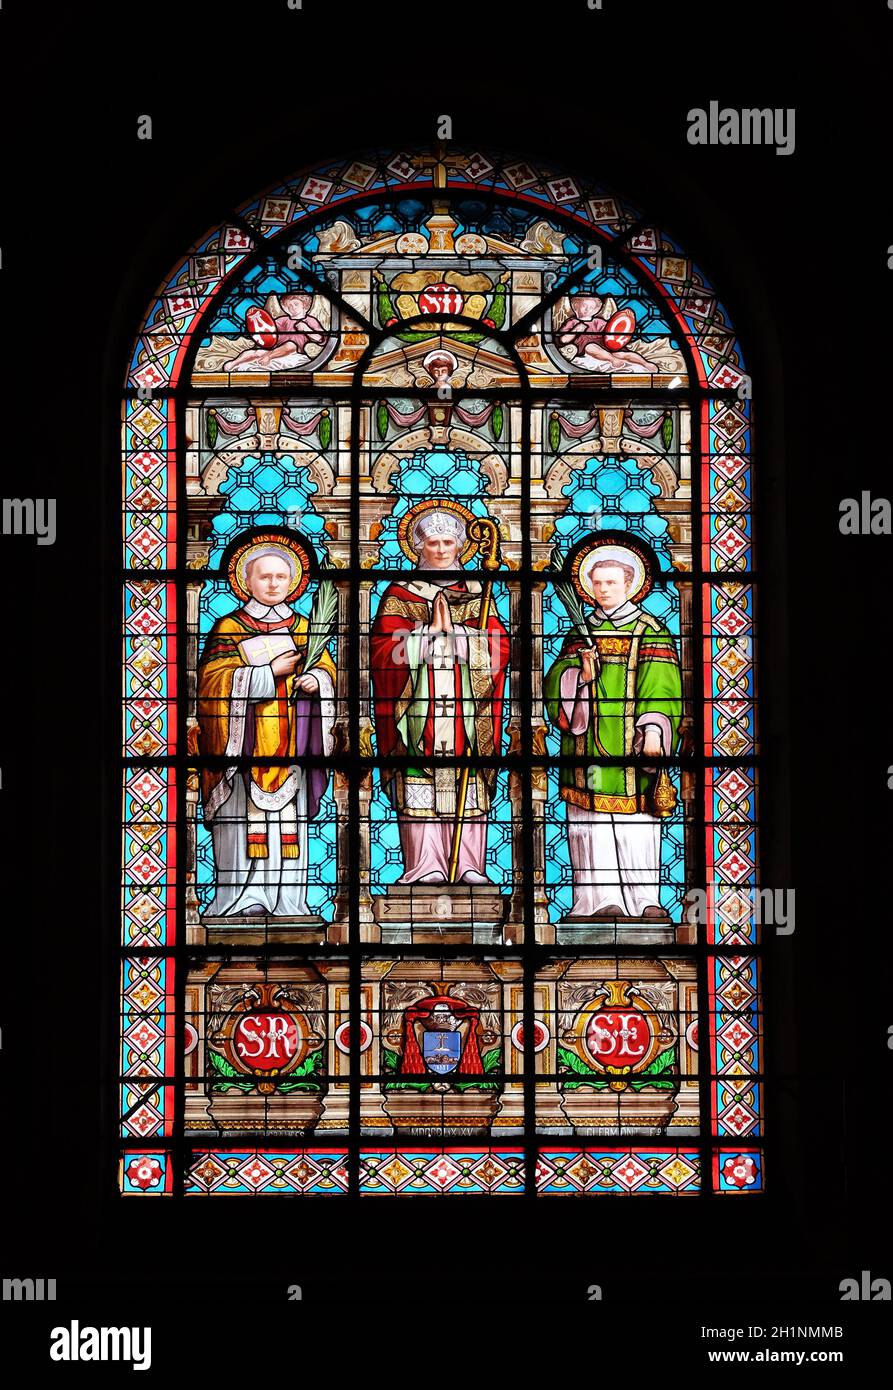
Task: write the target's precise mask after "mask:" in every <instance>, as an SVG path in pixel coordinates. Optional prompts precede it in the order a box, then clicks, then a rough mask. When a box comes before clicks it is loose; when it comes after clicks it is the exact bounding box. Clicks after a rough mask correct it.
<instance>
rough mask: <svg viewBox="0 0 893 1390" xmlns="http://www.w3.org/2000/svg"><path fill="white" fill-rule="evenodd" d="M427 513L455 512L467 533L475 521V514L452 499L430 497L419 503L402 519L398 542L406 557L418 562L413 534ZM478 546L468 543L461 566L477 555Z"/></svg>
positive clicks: (460, 558) (472, 542) (461, 559)
mask: <svg viewBox="0 0 893 1390" xmlns="http://www.w3.org/2000/svg"><path fill="white" fill-rule="evenodd" d="M426 512H453V513H454V514H455V515H456V516H458V517H461V518H462V520H463V521H464V522H465V529H466V533H467V531H468V527H469V525H470V523H471V522H472V521H474V520H475V515H474V512H471V511H469V510H468V508H467V507H465V506H463V505H462V503H461V502H454V501H453V499H452V497H428V498H426V500H425V501H424V502H417V503H416V504H415V506H414V507H410V509H409V511H408V512H406V514H405V515H404V516H402V517H401V518H400V524H399V526H398V527H397V540H398V542H399V543H400V549H401V550H402V551H403V554H404V555H408V556H409V558H410V560H412V561H417V560H418V558H419V553H418V551H417V550H416V548H415V546H414V545H413V541H412V532H413V528H414V526H415V524H416V522H417V521H418V519H419V517H420V516H424V515H425V513H426ZM475 550H476V546H475V544H474V541H467V543H466V545H465V547H464V549H463V551H462V554H461V555H460V556H459V564H460V565H463V564H464V563H465V561H466V560H468V559H470V558H471V556H472V555H473V554H474V553H475Z"/></svg>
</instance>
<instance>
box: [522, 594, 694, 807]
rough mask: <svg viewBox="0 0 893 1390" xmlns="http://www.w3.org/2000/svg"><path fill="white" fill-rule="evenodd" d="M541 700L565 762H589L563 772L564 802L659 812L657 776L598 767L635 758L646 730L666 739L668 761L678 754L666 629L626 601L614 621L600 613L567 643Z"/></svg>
mask: <svg viewBox="0 0 893 1390" xmlns="http://www.w3.org/2000/svg"><path fill="white" fill-rule="evenodd" d="M599 614H600V615H601V616H600V617H599V616H598V615H599ZM593 639H594V642H593ZM593 645H594V646H595V648H596V650H597V652H598V661H597V663H595V666H596V671H597V675H596V678H595V680H594V681H592V682H591V683H590V684H584V683H583V682H582V681H580V679H579V675H576V674H575V673H578V672H580V671H581V670H582V667H583V660H582V655H581V654H582V652H583V651H584V650H585V649H587V648H591V647H592V646H593ZM543 694H544V696H545V701H546V710H547V712H548V715H549V718H550V719H551V721H552V723H553V724H554V725H555V727H556V728H557V729H558V730H559V731H560V733H561V754H562V757H574V756H576V757H579V758H583V757H585V758H587V759H591V760H592V761H591V762H590V764H589V765H588V766H585V767H584V766H573V765H567V764H565V765H564V766H562V768H561V773H560V778H559V783H560V788H561V796H562V797H563V799H564V800H565V801H568V802H570V803H572V804H573V805H574V806H579V807H581V808H582V809H583V810H586V811H610V812H615V813H618V814H621V815H632V814H634V813H636V812H642V811H645V812H654V811H655V807H654V805H653V796H652V794H653V790H654V784H655V781H656V777H657V774H656V773H655V772H647V771H645V770H644V769H643V768H641V767H634V766H629V767H620V766H604V765H602V764H601V763H600V761H599V760H600V759H604V758H629V757H635V756H636V754H638V753H639V752H640V751H641V747H642V742H643V737H644V728H645V725H646V724H649V723H651V724H653V725H654V726H656V727H657V728H659V729H660V731H661V742H662V745H663V753H664V755H665V756H669V755H671V754H672V753H673V752H674V751H675V748H676V739H677V735H678V732H679V722H680V720H681V718H682V681H681V676H680V671H679V659H678V656H677V654H676V647H675V643H674V641H673V638H672V635H671V633H670V632H669V631H668V629H667V628H666V627H664V626H663V624H662V623H660V622H659V621H658V620H657V618H654V617H652V615H651V614H650V613H645V612H643V611H642V609H640V608H637V607H636V605H635V604H633V603H630V602H629V601H627V602H626V603H623V604H621V605H620V607H619V608H615V609H614V610H613V613H612V614H611V616H607V615H605V614H604V613H602V610H601V609H597V610H596V611H595V614H594V615H593V618H592V619H591V621H590V623H589V631H588V632H584V629H583V628H582V627H580V626H575V627H573V628H572V629H571V631H570V632H569V633H568V635H567V636H566V637H565V639H564V642H563V644H562V648H561V654H560V655H559V657H558V660H557V661H556V662H555V663H554V664H553V665H552V667H551V668H550V670H549V672H548V675H547V676H546V679H545V683H544V687H543ZM648 716H651V718H650V719H649V717H648ZM584 721H585V722H584Z"/></svg>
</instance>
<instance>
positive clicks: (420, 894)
mask: <svg viewBox="0 0 893 1390" xmlns="http://www.w3.org/2000/svg"><path fill="white" fill-rule="evenodd" d="M508 905H509V899H508V898H505V897H503V896H502V894H501V892H500V890H499V888H498V887H497V885H496V884H466V883H457V884H453V883H430V884H429V883H392V884H391V885H390V886H389V887H388V889H387V891H386V892H385V893H382V894H380V895H379V896H378V897H376V898H373V900H372V915H373V917H374V919H375V921H376V922H377V923H378V924H379V926H380V928H381V939H382V941H385V942H389V943H392V944H397V945H399V944H403V943H409V942H424V943H427V944H431V943H434V942H442V941H452V942H456V943H459V944H474V945H477V944H480V945H487V946H490V945H499V944H500V943H501V942H502V924H503V921H504V920H505V916H506V911H507V909H508Z"/></svg>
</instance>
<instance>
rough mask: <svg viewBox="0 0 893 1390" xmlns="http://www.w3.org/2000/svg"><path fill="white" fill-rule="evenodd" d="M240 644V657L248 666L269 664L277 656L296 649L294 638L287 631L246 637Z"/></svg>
mask: <svg viewBox="0 0 893 1390" xmlns="http://www.w3.org/2000/svg"><path fill="white" fill-rule="evenodd" d="M241 646H242V657H243V659H244V660H245V661H247V662H248V665H249V666H269V664H270V662H271V661H275V660H276V658H277V656H284V655H285V653H286V652H293V651H296V650H297V647H296V646H295V641H294V638H293V637H292V636H291V634H290V633H288V632H271V633H269V634H267V635H266V636H263V635H262V636H259V637H247V638H246V639H245V641H244V642H243V643H242V644H241Z"/></svg>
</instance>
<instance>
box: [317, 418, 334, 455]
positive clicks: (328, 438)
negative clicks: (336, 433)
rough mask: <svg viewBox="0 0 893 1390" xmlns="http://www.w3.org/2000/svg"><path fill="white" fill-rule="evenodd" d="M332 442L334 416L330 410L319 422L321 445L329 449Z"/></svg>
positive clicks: (322, 447)
mask: <svg viewBox="0 0 893 1390" xmlns="http://www.w3.org/2000/svg"><path fill="white" fill-rule="evenodd" d="M331 442H332V418H331V416H330V415H329V413H328V411H326V413H325V414H324V415H323V417H322V419H321V420H320V422H319V447H320V448H321V449H328V447H329V445H330V444H331Z"/></svg>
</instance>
